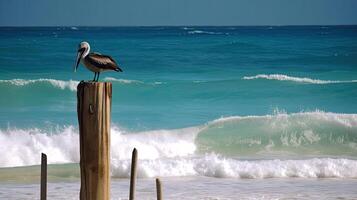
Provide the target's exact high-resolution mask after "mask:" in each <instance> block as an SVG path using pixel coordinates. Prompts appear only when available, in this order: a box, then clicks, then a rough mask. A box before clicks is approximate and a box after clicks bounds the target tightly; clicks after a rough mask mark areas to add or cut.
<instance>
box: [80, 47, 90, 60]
mask: <svg viewBox="0 0 357 200" xmlns="http://www.w3.org/2000/svg"><path fill="white" fill-rule="evenodd" d="M89 51H90V47H89V46H88V48H86V49H85V50H84V53H83V56H82V58H85V57H86V56H87V55H88V54H89Z"/></svg>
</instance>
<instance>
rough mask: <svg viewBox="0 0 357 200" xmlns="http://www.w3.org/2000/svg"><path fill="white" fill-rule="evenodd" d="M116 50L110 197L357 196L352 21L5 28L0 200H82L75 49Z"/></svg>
mask: <svg viewBox="0 0 357 200" xmlns="http://www.w3.org/2000/svg"><path fill="white" fill-rule="evenodd" d="M81 41H87V42H89V44H90V45H91V50H92V51H94V52H100V53H103V54H108V55H111V56H112V57H113V58H114V59H115V60H116V61H117V62H118V64H119V65H120V67H121V68H122V69H123V71H124V72H123V73H117V72H104V73H102V74H101V76H100V80H101V81H110V82H112V83H113V99H112V129H111V177H112V184H111V193H112V196H111V197H112V199H127V198H128V187H129V179H128V177H129V174H130V156H131V151H132V149H133V148H134V147H136V148H137V149H138V153H139V166H138V176H139V179H138V190H137V196H138V198H140V199H156V196H155V179H154V178H155V177H160V178H161V179H162V184H163V190H164V198H165V199H357V190H356V188H357V26H257V27H254V26H249V27H19V28H15V27H2V28H0V91H1V95H0V151H1V156H0V199H38V197H39V175H40V174H39V170H40V169H39V166H38V164H39V163H40V161H41V152H44V153H46V154H47V156H48V162H49V164H50V165H49V184H48V197H49V198H50V199H78V195H79V187H80V182H79V181H80V180H79V177H80V175H79V165H78V162H79V135H78V121H77V112H76V105H77V100H76V87H77V84H78V82H79V81H81V80H92V79H93V76H94V74H93V73H91V72H89V71H88V70H87V69H86V68H85V67H84V66H83V65H81V66H80V67H79V69H78V71H77V72H76V73H74V72H73V66H74V64H75V58H76V51H77V46H78V44H79V43H80V42H81Z"/></svg>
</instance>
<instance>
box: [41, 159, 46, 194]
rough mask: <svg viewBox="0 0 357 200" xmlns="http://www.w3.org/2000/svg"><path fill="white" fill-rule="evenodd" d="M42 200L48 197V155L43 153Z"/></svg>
mask: <svg viewBox="0 0 357 200" xmlns="http://www.w3.org/2000/svg"><path fill="white" fill-rule="evenodd" d="M40 199H41V200H46V199H47V155H46V154H44V153H42V154H41V198H40Z"/></svg>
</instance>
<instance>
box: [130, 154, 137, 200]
mask: <svg viewBox="0 0 357 200" xmlns="http://www.w3.org/2000/svg"><path fill="white" fill-rule="evenodd" d="M137 161H138V151H137V150H136V148H134V150H133V154H132V157H131V172H130V193H129V200H134V198H135V182H136V167H137Z"/></svg>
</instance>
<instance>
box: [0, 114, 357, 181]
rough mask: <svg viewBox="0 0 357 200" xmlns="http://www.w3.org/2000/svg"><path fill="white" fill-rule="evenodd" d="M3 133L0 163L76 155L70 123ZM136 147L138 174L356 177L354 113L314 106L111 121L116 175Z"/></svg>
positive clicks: (124, 173) (68, 159) (126, 170)
mask: <svg viewBox="0 0 357 200" xmlns="http://www.w3.org/2000/svg"><path fill="white" fill-rule="evenodd" d="M0 141H1V143H2V145H1V146H0V150H1V152H3V153H2V156H1V157H0V167H14V166H29V165H36V164H39V163H40V153H41V152H44V153H46V154H47V155H48V162H49V163H50V164H61V163H78V162H79V147H78V146H79V136H78V131H77V127H75V126H66V127H61V128H53V129H36V128H34V129H17V128H8V129H6V130H0ZM134 147H136V148H137V149H138V152H139V166H138V175H139V176H140V177H155V176H209V177H233V178H272V177H279V178H284V177H307V178H325V177H328V178H330V177H335V178H357V160H355V158H356V157H355V155H357V115H356V114H338V113H327V112H322V111H315V112H303V113H293V114H284V113H277V114H274V115H264V116H233V117H226V118H221V119H217V120H214V121H211V122H208V123H207V124H204V125H200V126H196V127H188V128H183V129H173V130H152V131H143V132H127V131H125V130H123V129H121V128H119V127H116V126H114V127H112V129H111V173H112V176H113V177H120V178H122V177H125V178H126V177H129V174H130V156H131V151H132V149H133V148H134ZM248 158H249V159H248ZM261 158H264V159H261ZM74 171H75V170H74ZM71 173H74V172H71Z"/></svg>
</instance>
